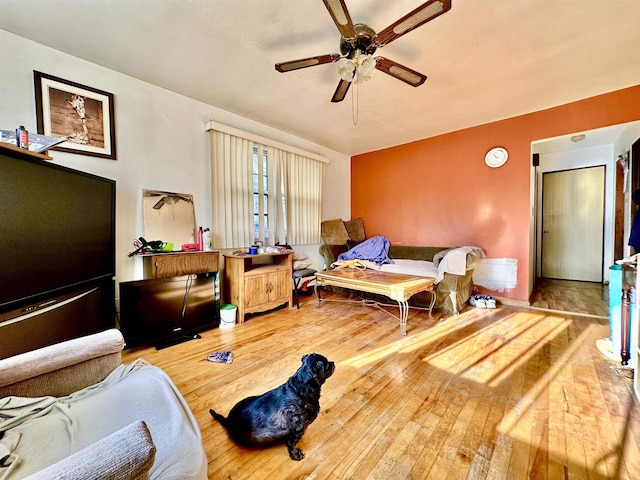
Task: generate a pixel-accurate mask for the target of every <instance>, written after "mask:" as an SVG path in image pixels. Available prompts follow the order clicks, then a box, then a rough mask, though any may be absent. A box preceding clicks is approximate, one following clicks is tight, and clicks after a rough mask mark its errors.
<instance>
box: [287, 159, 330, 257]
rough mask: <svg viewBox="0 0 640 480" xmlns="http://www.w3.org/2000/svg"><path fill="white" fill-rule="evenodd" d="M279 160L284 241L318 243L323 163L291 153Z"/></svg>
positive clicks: (294, 243)
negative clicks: (285, 221)
mask: <svg viewBox="0 0 640 480" xmlns="http://www.w3.org/2000/svg"><path fill="white" fill-rule="evenodd" d="M283 163H284V165H283V173H284V182H285V191H286V196H285V209H286V215H287V240H288V243H290V244H291V245H307V244H313V243H320V220H321V214H322V210H321V207H322V183H323V180H324V163H322V162H318V161H316V160H312V159H311V158H307V157H304V156H302V155H298V154H295V153H291V152H286V159H285V161H284V162H283Z"/></svg>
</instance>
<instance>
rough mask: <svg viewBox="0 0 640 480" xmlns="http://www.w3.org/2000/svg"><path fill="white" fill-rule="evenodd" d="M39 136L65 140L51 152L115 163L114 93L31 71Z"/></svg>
mask: <svg viewBox="0 0 640 480" xmlns="http://www.w3.org/2000/svg"><path fill="white" fill-rule="evenodd" d="M33 78H34V83H35V94H36V118H37V122H38V133H41V134H44V135H50V136H53V137H64V138H66V139H67V140H66V141H65V142H63V143H61V144H60V145H58V146H56V147H55V148H54V150H60V151H63V152H70V153H77V154H81V155H91V156H94V157H102V158H108V159H112V160H115V158H116V137H115V121H114V111H113V108H114V105H113V103H114V102H113V94H112V93H108V92H105V91H102V90H98V89H96V88H91V87H88V86H86V85H80V84H79V83H75V82H72V81H69V80H64V79H62V78H58V77H54V76H52V75H47V74H45V73H42V72H37V71H35V70H34V72H33Z"/></svg>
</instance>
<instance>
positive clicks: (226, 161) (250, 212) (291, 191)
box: [210, 129, 324, 249]
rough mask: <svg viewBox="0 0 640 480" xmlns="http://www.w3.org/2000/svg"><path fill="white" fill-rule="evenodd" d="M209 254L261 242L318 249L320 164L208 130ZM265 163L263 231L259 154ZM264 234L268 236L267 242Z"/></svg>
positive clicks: (321, 167) (260, 162)
mask: <svg viewBox="0 0 640 480" xmlns="http://www.w3.org/2000/svg"><path fill="white" fill-rule="evenodd" d="M210 138H211V178H212V182H211V185H212V212H213V221H212V225H213V229H212V239H213V247H214V248H219V249H223V248H243V247H245V248H246V247H248V246H250V245H253V244H254V242H255V241H256V240H261V241H262V242H263V244H264V245H275V244H276V243H280V244H285V243H288V244H290V245H304V244H314V243H320V220H321V206H322V184H323V181H324V161H319V160H316V159H313V158H309V157H306V156H304V155H301V154H298V153H294V152H290V151H287V150H284V149H281V148H277V147H274V146H269V145H267V144H266V143H265V144H261V143H258V142H256V141H254V140H247V139H244V138H241V137H238V136H235V135H232V134H229V133H223V132H220V131H217V130H214V129H211V130H210ZM254 147H255V148H257V154H258V157H257V160H258V161H257V171H258V188H257V191H256V193H257V194H258V195H257V198H258V212H260V214H259V215H258V233H257V235H256V232H255V231H254V186H253V152H254ZM265 151H266V157H267V162H268V163H267V176H268V184H267V186H266V189H267V191H266V193H267V195H266V201H267V205H266V211H267V219H268V220H267V221H268V223H269V224H268V225H265V218H264V215H263V212H264V211H265V205H264V202H265V185H264V182H263V168H264V163H263V162H264V161H265V159H264V152H265ZM267 232H268V236H267Z"/></svg>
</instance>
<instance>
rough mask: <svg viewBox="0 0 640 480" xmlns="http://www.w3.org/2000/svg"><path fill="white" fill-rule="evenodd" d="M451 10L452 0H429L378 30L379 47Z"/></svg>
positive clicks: (377, 41)
mask: <svg viewBox="0 0 640 480" xmlns="http://www.w3.org/2000/svg"><path fill="white" fill-rule="evenodd" d="M449 10H451V0H429V1H428V2H425V3H423V4H422V5H421V6H419V7H418V8H416V9H415V10H413V11H411V12H409V13H408V14H406V15H405V16H404V17H402V18H401V19H400V20H398V21H397V22H394V23H392V24H391V25H389V26H388V27H387V28H385V29H384V30H381V31H380V32H378V34H377V35H376V37H375V42H376V45H377V46H379V47H381V46H383V45H388V44H389V43H391V42H393V41H394V40H396V39H397V38H400V37H401V36H402V35H404V34H405V33H409V32H410V31H411V30H413V29H414V28H418V27H419V26H420V25H423V24H425V23H427V22H428V21H429V20H433V19H434V18H436V17H439V16H440V15H442V14H443V13H446V12H448V11H449Z"/></svg>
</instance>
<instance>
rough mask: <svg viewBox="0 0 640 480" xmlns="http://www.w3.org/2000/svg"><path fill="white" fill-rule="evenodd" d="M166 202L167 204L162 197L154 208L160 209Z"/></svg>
mask: <svg viewBox="0 0 640 480" xmlns="http://www.w3.org/2000/svg"><path fill="white" fill-rule="evenodd" d="M164 204H165V201H164V197H162V198H161V199H160V200H158V201H157V202H156V204H155V205H154V206H153V208H154V209H155V210H160V209H161V208H162V207H163V206H164Z"/></svg>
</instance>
